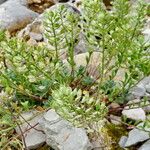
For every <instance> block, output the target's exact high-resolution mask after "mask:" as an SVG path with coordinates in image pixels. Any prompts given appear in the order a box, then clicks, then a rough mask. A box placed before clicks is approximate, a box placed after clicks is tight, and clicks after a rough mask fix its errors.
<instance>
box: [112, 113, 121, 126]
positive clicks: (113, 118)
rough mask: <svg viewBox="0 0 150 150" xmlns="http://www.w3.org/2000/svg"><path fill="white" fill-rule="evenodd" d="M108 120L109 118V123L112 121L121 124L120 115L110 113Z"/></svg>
mask: <svg viewBox="0 0 150 150" xmlns="http://www.w3.org/2000/svg"><path fill="white" fill-rule="evenodd" d="M110 120H111V123H113V124H115V125H120V124H121V117H118V116H114V115H110Z"/></svg>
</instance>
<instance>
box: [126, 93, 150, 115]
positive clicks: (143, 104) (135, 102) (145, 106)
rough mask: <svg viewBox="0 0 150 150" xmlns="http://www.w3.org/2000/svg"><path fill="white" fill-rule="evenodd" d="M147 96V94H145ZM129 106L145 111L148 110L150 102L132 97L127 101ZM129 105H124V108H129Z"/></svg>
mask: <svg viewBox="0 0 150 150" xmlns="http://www.w3.org/2000/svg"><path fill="white" fill-rule="evenodd" d="M145 96H147V95H145ZM127 105H129V107H130V108H140V107H141V108H142V109H143V110H144V111H145V112H146V113H149V112H150V102H149V101H148V100H147V101H145V100H143V99H134V100H131V101H129V102H128V103H127ZM129 107H126V108H125V109H129Z"/></svg>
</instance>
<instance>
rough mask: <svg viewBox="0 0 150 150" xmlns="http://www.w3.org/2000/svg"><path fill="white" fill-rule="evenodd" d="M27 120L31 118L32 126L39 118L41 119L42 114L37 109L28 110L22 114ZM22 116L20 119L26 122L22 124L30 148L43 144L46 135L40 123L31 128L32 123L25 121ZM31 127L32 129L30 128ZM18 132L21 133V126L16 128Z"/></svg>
mask: <svg viewBox="0 0 150 150" xmlns="http://www.w3.org/2000/svg"><path fill="white" fill-rule="evenodd" d="M21 116H22V117H23V118H24V119H25V120H27V121H28V120H29V121H28V123H29V124H30V125H31V126H35V125H36V124H37V123H38V121H39V119H41V117H42V115H37V112H36V111H31V112H26V113H23V114H22V115H21ZM22 117H20V121H21V122H24V123H23V124H22V125H20V127H21V130H22V132H25V131H26V130H28V131H27V132H25V133H24V137H25V143H26V146H27V148H28V149H36V148H38V147H39V146H41V145H42V144H43V143H44V142H45V141H46V136H45V134H44V133H43V131H42V128H41V126H40V125H39V124H38V125H36V126H35V128H32V129H30V128H31V127H30V125H29V124H27V123H26V122H25V120H24V119H23V118H22ZM29 129H30V130H29ZM16 132H17V134H18V135H21V131H20V129H19V127H17V128H16Z"/></svg>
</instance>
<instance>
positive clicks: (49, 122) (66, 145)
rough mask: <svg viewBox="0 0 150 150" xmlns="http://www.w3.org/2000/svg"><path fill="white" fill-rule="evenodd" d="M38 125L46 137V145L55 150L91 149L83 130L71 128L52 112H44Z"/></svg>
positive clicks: (69, 124) (70, 125)
mask: <svg viewBox="0 0 150 150" xmlns="http://www.w3.org/2000/svg"><path fill="white" fill-rule="evenodd" d="M40 124H41V126H42V128H43V130H44V132H45V134H46V136H47V140H46V143H47V144H48V145H50V146H51V147H52V148H53V149H55V150H91V149H92V146H91V143H90V142H89V139H88V137H87V135H86V132H85V130H84V129H81V128H75V127H73V126H72V124H71V123H69V122H68V121H66V120H63V119H62V118H60V116H59V115H57V114H56V112H55V111H54V110H49V111H48V112H46V113H45V115H44V117H43V119H42V120H41V121H40Z"/></svg>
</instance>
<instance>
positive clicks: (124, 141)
mask: <svg viewBox="0 0 150 150" xmlns="http://www.w3.org/2000/svg"><path fill="white" fill-rule="evenodd" d="M127 139H128V138H127V136H122V137H121V138H120V141H119V146H120V147H121V148H125V143H126V142H127Z"/></svg>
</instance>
